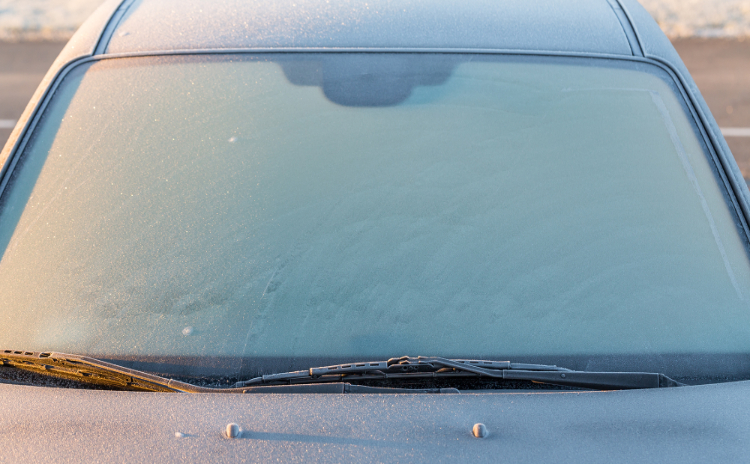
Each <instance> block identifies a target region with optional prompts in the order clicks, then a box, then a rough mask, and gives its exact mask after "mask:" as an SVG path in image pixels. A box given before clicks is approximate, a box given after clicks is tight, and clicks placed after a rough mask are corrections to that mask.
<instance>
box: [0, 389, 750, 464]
mask: <svg viewBox="0 0 750 464" xmlns="http://www.w3.org/2000/svg"><path fill="white" fill-rule="evenodd" d="M0 395H1V396H2V397H3V399H4V406H3V409H2V411H1V412H0V423H2V430H3V431H2V436H3V440H4V443H6V446H5V447H4V452H3V454H4V457H5V458H8V459H9V460H13V461H19V462H20V461H24V462H33V461H37V462H40V461H44V462H77V461H86V462H102V461H132V462H145V461H149V462H193V461H201V462H209V461H211V462H215V461H225V462H229V461H234V462H270V461H277V460H278V461H282V462H310V461H315V462H343V461H354V460H361V461H365V460H367V461H378V462H407V461H409V462H413V461H422V462H456V461H458V460H460V461H468V460H473V461H479V462H498V461H502V462H561V463H564V462H570V463H579V462H611V463H617V462H623V463H624V462H702V463H711V462H740V461H742V460H743V459H744V455H745V454H746V451H747V443H748V438H747V437H748V436H750V421H748V420H747V414H746V413H745V411H746V410H747V408H748V407H750V399H749V398H750V382H737V383H732V384H718V385H703V386H695V387H683V388H670V389H662V390H633V391H619V392H564V393H561V392H556V393H516V394H513V393H468V394H459V395H457V394H433V395H429V394H395V395H392V394H388V395H380V394H365V395H360V394H297V395H288V394H277V395H266V394H248V395H242V394H213V395H211V394H181V393H174V394H172V393H133V392H106V391H86V390H62V389H55V388H40V387H28V386H17V385H0ZM478 422H481V423H484V424H485V425H486V426H487V428H488V429H489V432H490V435H489V436H488V437H486V438H484V439H478V438H475V437H473V436H472V434H471V429H472V426H473V425H474V424H475V423H478ZM229 423H236V424H238V425H239V426H240V427H241V429H242V431H243V432H242V435H241V436H240V437H239V438H237V439H227V438H224V437H223V436H222V431H223V430H224V429H225V428H226V426H227V424H229ZM176 433H181V434H184V435H185V436H184V437H178V436H176V435H175V434H176ZM8 444H13V445H11V446H8Z"/></svg>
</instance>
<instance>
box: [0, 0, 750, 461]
mask: <svg viewBox="0 0 750 464" xmlns="http://www.w3.org/2000/svg"><path fill="white" fill-rule="evenodd" d="M619 2H620V3H619V4H620V5H621V7H622V11H623V13H625V15H626V17H627V18H628V20H629V21H630V23H631V24H632V35H634V36H635V37H636V39H637V45H638V47H633V46H632V44H631V42H632V39H631V41H628V38H629V35H630V34H629V33H628V28H627V24H624V23H623V21H622V17H621V16H618V15H617V14H616V11H615V10H616V5H615V7H614V8H611V9H609V10H607V9H606V8H603V6H607V4H606V3H607V2H605V1H600V2H571V3H568V4H562V3H557V2H547V3H546V4H545V5H543V6H538V7H537V8H536V10H535V13H537V14H540V15H542V16H543V17H544V18H545V21H541V22H539V23H535V22H533V21H525V22H524V21H523V20H518V19H516V20H514V21H511V22H507V23H502V21H504V19H503V18H520V15H519V16H513V15H512V14H509V15H508V16H505V17H502V15H500V16H499V17H496V19H497V20H498V21H500V23H501V24H505V26H506V29H503V28H498V30H502V31H503V33H502V34H497V37H498V40H499V42H492V41H491V40H489V39H487V37H486V35H487V34H491V32H492V30H493V25H492V24H489V23H485V22H484V21H483V19H486V18H484V16H485V15H484V14H483V11H482V10H480V9H479V8H476V9H474V10H472V9H471V8H469V9H468V10H469V11H468V12H467V13H466V14H465V15H463V16H461V15H456V16H453V15H449V16H450V17H449V18H446V17H445V16H440V15H438V14H435V15H428V17H425V16H424V15H421V14H417V13H418V12H419V11H420V8H424V4H421V3H419V2H408V3H397V2H385V1H383V2H368V6H369V8H371V9H375V10H376V11H389V12H391V13H392V14H393V13H395V12H396V9H397V7H398V6H399V5H401V4H403V5H407V6H409V7H410V8H414V9H413V10H410V11H411V12H412V13H413V14H407V15H404V16H403V17H399V19H398V20H394V21H393V22H392V23H388V24H384V23H383V22H382V18H381V17H379V16H378V15H371V16H367V18H370V19H372V21H371V22H369V23H367V24H364V25H356V26H357V27H354V28H351V29H347V28H335V29H333V31H334V32H336V33H335V34H333V33H330V32H331V31H329V30H326V33H320V29H319V28H320V27H324V26H326V25H330V24H332V23H331V21H333V20H334V19H336V20H337V19H339V18H340V17H341V15H344V14H345V12H344V11H343V10H344V9H345V8H347V7H348V6H349V7H351V6H352V4H349V3H346V2H343V3H339V4H338V5H339V8H340V9H341V11H339V10H329V11H328V13H326V15H324V16H323V17H321V18H313V20H310V21H308V22H305V21H304V20H305V18H306V17H305V16H304V15H297V16H294V18H296V23H295V27H293V28H291V29H287V28H284V27H281V26H280V25H279V23H278V22H275V23H274V21H281V22H283V21H284V20H285V16H284V15H282V14H272V13H271V12H266V14H265V16H264V15H263V14H258V11H257V9H254V8H250V7H247V8H244V7H243V5H253V6H255V7H257V6H258V5H260V3H253V4H241V3H239V2H237V3H236V4H234V5H230V6H233V7H234V8H233V9H231V8H224V9H216V10H214V13H215V14H213V15H206V16H198V15H196V14H192V15H188V16H187V19H188V22H187V23H183V24H182V27H184V30H183V31H179V32H182V33H187V32H190V33H193V34H195V36H196V37H194V38H193V39H191V40H193V42H188V46H185V45H184V44H185V43H184V42H178V41H177V40H178V39H179V36H178V35H174V34H173V35H169V34H166V35H165V39H164V40H162V41H161V42H160V41H159V40H158V38H157V37H155V34H154V33H151V34H148V37H149V40H141V41H140V42H138V40H137V39H138V37H139V36H134V37H131V38H130V39H128V37H129V36H130V35H133V34H134V32H133V31H137V29H136V27H140V26H138V25H137V24H134V22H135V21H136V20H137V19H138V18H139V15H138V11H139V9H140V8H144V9H143V10H141V11H144V12H147V11H149V8H151V9H152V10H151V11H156V12H157V13H158V11H162V13H163V12H164V11H166V10H165V9H166V8H171V7H174V6H177V7H178V9H179V10H182V11H185V10H187V11H188V12H189V11H190V7H191V6H192V7H195V5H198V4H197V3H195V2H192V1H191V2H163V3H159V4H157V3H156V2H149V1H144V2H140V1H136V2H127V1H126V2H125V3H122V2H121V1H120V0H109V1H107V2H106V3H105V4H104V5H102V6H101V7H100V8H99V10H97V12H96V13H95V14H94V15H93V16H92V17H91V18H90V19H89V21H87V23H86V24H85V25H84V26H83V27H82V28H81V29H80V30H79V31H78V33H77V34H76V35H75V36H74V37H73V39H71V41H70V43H69V44H68V45H67V46H66V48H65V49H64V51H63V52H62V53H61V55H60V57H59V58H58V59H57V60H56V61H55V63H54V64H53V66H52V68H51V69H50V71H49V73H48V74H47V76H46V77H45V79H44V81H43V82H42V84H41V85H40V87H39V89H38V90H37V92H36V93H35V95H34V98H33V99H32V100H31V102H30V103H29V106H28V107H27V109H26V111H25V112H24V114H23V116H22V117H21V118H20V120H19V123H18V126H17V127H16V128H15V129H14V131H13V133H12V134H11V137H10V140H9V142H8V143H7V144H6V146H5V148H4V149H3V151H2V153H0V163H1V164H2V165H3V174H4V173H5V172H7V169H8V168H9V167H11V163H12V162H13V157H12V156H11V155H12V154H13V153H15V152H17V151H19V148H21V147H22V144H23V140H24V134H25V133H26V132H28V131H27V129H28V128H30V127H32V126H33V121H34V118H36V117H38V113H39V109H40V108H41V105H42V104H43V101H44V98H45V95H46V94H47V93H48V88H49V86H50V84H52V83H53V81H54V80H55V78H56V76H58V74H59V73H60V71H61V70H62V69H63V68H64V67H65V66H66V65H68V64H69V63H72V62H75V61H76V60H78V59H81V58H85V57H89V56H92V55H94V54H95V53H96V52H97V51H101V50H104V49H106V50H107V51H108V52H114V51H117V52H118V53H129V52H145V51H146V50H147V49H148V50H156V51H157V52H160V53H164V52H173V51H174V50H175V48H182V49H185V48H192V49H194V48H204V49H205V47H214V48H219V49H230V48H256V47H281V46H283V47H346V48H350V47H357V46H362V45H365V46H368V47H389V48H402V47H407V48H420V47H426V48H446V47H447V48H451V47H456V46H459V47H461V48H485V49H487V51H503V50H505V51H511V50H512V51H514V52H519V51H526V52H530V53H531V52H539V51H543V52H545V53H555V52H562V53H566V54H574V53H576V52H584V53H588V54H601V55H619V56H621V57H625V56H627V55H633V56H637V55H638V50H639V49H640V50H642V51H643V54H644V56H645V57H646V59H648V60H652V61H656V62H659V63H662V64H663V65H664V66H666V67H667V68H668V69H670V70H671V71H672V72H673V73H674V75H675V76H676V77H677V78H678V79H679V81H680V82H681V83H682V85H683V86H684V90H685V94H686V96H687V97H688V99H689V100H690V101H691V102H692V104H693V105H694V111H695V115H696V117H697V119H698V120H699V121H701V122H702V123H703V124H704V125H705V129H706V136H707V138H708V139H709V140H710V141H711V144H710V145H712V148H713V149H714V153H715V156H716V158H717V160H718V161H719V162H720V165H721V166H722V167H723V173H722V174H723V176H724V178H725V181H726V183H727V185H728V186H729V187H731V189H730V190H732V191H733V193H734V198H733V199H732V200H733V201H735V202H736V204H737V207H738V211H740V210H741V211H742V212H743V213H744V215H742V216H744V218H745V220H746V218H747V217H748V211H750V209H749V208H748V206H747V205H748V204H750V198H749V196H748V193H747V189H745V188H740V182H741V181H742V177H741V174H740V172H739V169H738V168H737V166H736V163H735V162H734V160H733V159H732V157H731V153H730V151H729V148H728V147H727V146H726V143H725V141H724V139H723V138H722V137H721V135H720V132H719V129H718V126H717V124H716V122H715V120H714V119H713V117H712V116H711V114H710V112H709V110H708V107H707V105H706V104H705V101H704V100H703V98H702V97H701V95H700V92H699V91H698V89H697V86H696V85H695V83H694V82H693V80H692V79H691V78H690V76H689V74H688V72H687V69H686V68H685V66H684V65H683V63H682V61H681V60H680V58H679V56H678V55H677V53H676V52H675V51H674V48H673V47H672V46H671V44H670V43H669V41H668V40H667V39H666V37H664V35H663V34H662V33H661V31H660V30H659V29H658V26H657V25H656V23H654V21H653V20H652V19H651V18H650V16H649V15H648V13H647V12H645V10H643V8H642V7H640V5H639V4H638V3H637V1H636V0H619ZM269 4H270V3H267V4H266V5H269ZM430 5H433V4H430ZM440 5H443V6H446V8H443V9H440V10H439V11H441V12H442V14H444V15H447V14H448V13H449V12H450V9H449V8H448V7H447V6H450V5H453V3H452V2H443V3H440ZM457 5H458V3H457V2H456V3H455V6H457ZM490 5H491V4H489V3H474V4H473V6H482V7H487V6H490ZM493 5H494V3H493ZM507 5H512V6H511V7H510V8H511V9H512V10H513V11H511V12H510V13H513V14H516V13H519V14H520V13H521V12H522V11H523V10H527V11H528V10H530V9H533V8H534V7H533V6H528V5H530V3H527V2H512V3H508V2H504V7H507ZM537 5H539V4H537ZM121 6H122V7H123V8H122V9H120V7H121ZM354 6H355V7H357V8H361V4H357V5H354ZM587 6H592V10H585V11H584V8H585V7H587ZM127 7H132V8H134V9H127ZM160 8H162V10H159V9H160ZM287 8H289V6H288V5H287ZM379 8H381V9H379ZM118 10H119V13H118ZM286 11H287V13H288V12H289V11H290V10H288V9H287V10H286ZM592 11H596V13H592ZM422 12H423V11H422ZM116 13H118V14H122V16H118V15H117V14H116ZM157 13H152V14H157ZM240 13H242V14H244V15H245V17H243V16H242V14H240ZM113 15H115V16H116V18H115V21H110V18H111V17H112V16H113ZM472 15H473V16H472ZM164 18H166V16H164V17H145V18H144V19H143V21H144V23H143V24H142V25H148V26H149V27H153V28H154V29H152V31H156V32H160V33H164V32H165V31H166V30H168V29H169V28H168V27H167V28H165V26H166V25H169V24H172V25H173V23H170V22H169V21H166V20H165V19H164ZM206 18H208V19H206ZM564 18H568V21H564ZM256 19H257V21H256ZM448 19H449V20H448ZM480 19H481V20H482V21H479V22H478V23H477V21H478V20H480ZM120 20H121V21H122V22H119V23H118V21H120ZM173 20H174V18H173ZM201 21H204V22H201ZM243 21H245V22H243ZM248 21H249V22H248ZM252 21H255V22H252ZM379 21H380V22H379ZM550 21H552V22H555V21H559V22H565V24H566V25H559V24H557V23H556V22H555V23H554V24H552V23H551V22H550ZM613 21H617V23H616V27H614V28H613V27H612V24H615V23H614V22H613ZM165 22H166V23H165ZM245 23H247V24H248V25H250V24H251V23H252V25H253V27H261V28H262V27H265V26H267V29H263V30H264V31H265V32H264V34H266V33H268V34H269V35H259V34H260V33H259V32H258V33H256V35H254V36H252V34H251V36H252V37H254V38H255V42H253V41H251V40H246V41H243V40H244V39H243V34H241V33H240V34H238V33H237V31H238V28H237V27H234V28H233V27H232V26H233V25H234V26H237V25H244V24H245ZM445 24H447V25H448V27H445V28H443V25H445ZM475 24H480V25H481V26H482V27H476V26H475ZM551 24H552V27H551V26H550V25H551ZM118 26H119V27H118ZM170 27H171V26H170ZM209 27H210V28H215V29H213V30H215V31H217V32H216V33H206V29H205V28H209ZM248 27H249V26H248ZM305 27H313V28H314V30H313V32H312V33H307V32H306V31H305V30H304V28H305ZM378 27H383V28H385V30H387V31H389V34H397V35H399V37H398V39H400V40H401V39H404V38H405V37H411V38H412V39H413V40H412V41H411V42H409V41H406V42H399V41H398V40H393V41H391V39H395V38H394V37H391V36H384V37H381V34H382V32H381V31H382V30H383V29H378ZM435 27H438V29H439V30H440V33H435V34H432V33H427V32H425V31H431V30H432V29H430V28H433V29H434V28H435ZM618 27H619V29H618ZM126 28H132V31H128V30H126ZM389 28H390V29H389ZM230 29H231V30H230ZM467 29H468V30H467ZM605 29H606V30H605ZM253 30H254V31H256V32H257V31H259V30H258V29H253ZM285 31H286V32H285ZM316 31H317V32H316ZM614 31H617V32H614ZM508 32H511V33H512V34H508ZM521 32H523V33H521ZM128 33H129V34H128ZM118 34H122V35H118ZM270 34H276V35H275V36H271V35H270ZM284 34H286V36H285V35H284ZM358 34H359V35H358ZM451 34H452V35H451ZM203 35H205V37H204V38H203V39H198V38H197V37H199V36H203ZM506 35H513V36H514V37H513V38H512V39H503V38H502V37H503V36H506ZM110 37H111V40H110ZM183 38H184V37H183ZM245 38H247V37H245ZM131 39H136V40H135V41H133V42H130V45H128V40H131ZM367 39H371V40H373V41H374V42H368V41H367ZM285 40H286V41H285ZM503 40H505V42H503ZM105 44H106V46H105ZM571 44H575V46H573V45H571ZM576 47H580V48H576ZM742 185H744V182H743V183H742ZM748 393H750V382H735V383H727V384H720V385H705V386H695V387H683V388H673V389H666V390H656V391H653V390H652V391H627V392H625V391H623V392H607V393H603V392H586V393H570V392H567V393H559V392H555V393H536V394H528V393H521V394H513V393H507V392H505V393H497V392H495V393H487V392H484V393H483V392H474V393H469V394H462V395H202V394H201V395H187V394H145V393H126V392H102V391H89V390H68V389H59V388H49V387H47V388H42V387H30V386H20V385H7V384H3V385H0V397H2V398H3V399H4V401H3V403H4V405H3V408H2V409H1V410H0V434H1V435H2V436H3V442H4V444H5V447H4V451H3V453H0V461H2V462H20V461H24V462H29V461H41V460H44V461H49V462H79V461H104V460H108V461H126V460H127V461H137V462H142V461H149V462H151V461H157V460H158V461H172V462H174V461H180V462H182V461H230V460H231V461H270V460H282V461H344V460H347V461H349V460H373V461H416V460H419V461H455V460H459V459H460V460H469V459H472V460H478V461H486V462H489V461H492V462H496V461H500V460H502V461H511V462H525V461H528V462H539V461H557V462H602V461H604V462H633V461H646V460H649V461H650V460H654V461H661V462H740V461H743V460H744V459H743V456H744V455H745V454H746V453H745V452H746V449H747V448H748V446H747V444H748V443H750V438H748V437H750V420H748V418H747V417H748V416H747V414H746V413H745V410H746V409H747V408H748V397H749V395H748ZM228 422H236V423H238V424H239V425H240V426H241V427H242V428H243V429H244V432H243V434H242V437H241V438H239V439H235V440H229V439H226V438H223V437H222V435H221V430H222V429H224V428H225V426H226V424H227V423H228ZM476 422H484V423H485V424H486V425H487V426H488V428H489V430H490V436H489V437H488V438H486V439H476V438H474V437H472V436H471V427H472V425H473V424H474V423H476ZM176 433H181V434H184V436H183V437H181V438H180V437H177V436H176V435H175V434H176Z"/></svg>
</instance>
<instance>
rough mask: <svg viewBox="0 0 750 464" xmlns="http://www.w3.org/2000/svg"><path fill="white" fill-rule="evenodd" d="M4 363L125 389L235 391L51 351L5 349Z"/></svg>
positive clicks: (0, 358)
mask: <svg viewBox="0 0 750 464" xmlns="http://www.w3.org/2000/svg"><path fill="white" fill-rule="evenodd" d="M0 364H1V365H3V366H11V367H15V368H18V369H23V370H26V371H31V372H35V373H37V374H43V375H49V376H53V377H58V378H63V379H68V380H73V381H76V382H81V383H84V384H89V385H101V386H105V387H109V388H116V389H121V390H135V391H151V392H190V393H203V392H214V391H222V392H224V391H227V390H235V389H218V388H206V387H199V386H196V385H191V384H189V383H185V382H180V381H178V380H172V379H167V378H164V377H160V376H158V375H154V374H149V373H148V372H143V371H139V370H135V369H128V368H127V367H122V366H118V365H116V364H112V363H108V362H106V361H101V360H99V359H94V358H89V357H86V356H77V355H73V354H66V353H55V352H51V351H47V352H34V351H14V350H3V351H1V352H0Z"/></svg>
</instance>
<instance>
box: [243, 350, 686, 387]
mask: <svg viewBox="0 0 750 464" xmlns="http://www.w3.org/2000/svg"><path fill="white" fill-rule="evenodd" d="M457 377H480V378H493V379H502V380H526V381H532V382H541V383H549V384H554V385H564V386H569V387H582V388H592V389H597V390H624V389H636V388H663V387H678V386H683V385H684V384H682V383H679V382H676V381H674V380H672V379H670V378H669V377H667V376H666V375H664V374H659V373H650V372H586V371H573V370H570V369H565V368H562V367H557V366H550V365H545V364H524V363H512V362H510V361H478V360H466V359H446V358H440V357H425V356H418V357H410V356H403V357H401V358H391V359H389V360H388V361H374V362H364V363H352V364H338V365H335V366H326V367H314V368H310V369H308V370H304V371H294V372H285V373H281V374H271V375H264V376H262V377H256V378H254V379H250V380H247V381H244V382H237V384H236V387H238V388H241V387H247V386H252V385H263V384H265V385H279V384H302V383H318V382H343V381H347V382H348V381H361V380H387V379H422V378H442V379H445V378H457Z"/></svg>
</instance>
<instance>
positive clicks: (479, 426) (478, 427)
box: [471, 422, 490, 438]
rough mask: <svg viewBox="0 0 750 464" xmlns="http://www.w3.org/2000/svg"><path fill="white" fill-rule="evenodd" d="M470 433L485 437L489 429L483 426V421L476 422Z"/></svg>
mask: <svg viewBox="0 0 750 464" xmlns="http://www.w3.org/2000/svg"><path fill="white" fill-rule="evenodd" d="M471 433H472V435H474V436H475V437H477V438H486V437H487V435H489V434H490V431H489V430H487V426H485V425H484V424H483V423H481V422H477V423H476V424H474V427H473V428H472V429H471Z"/></svg>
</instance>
